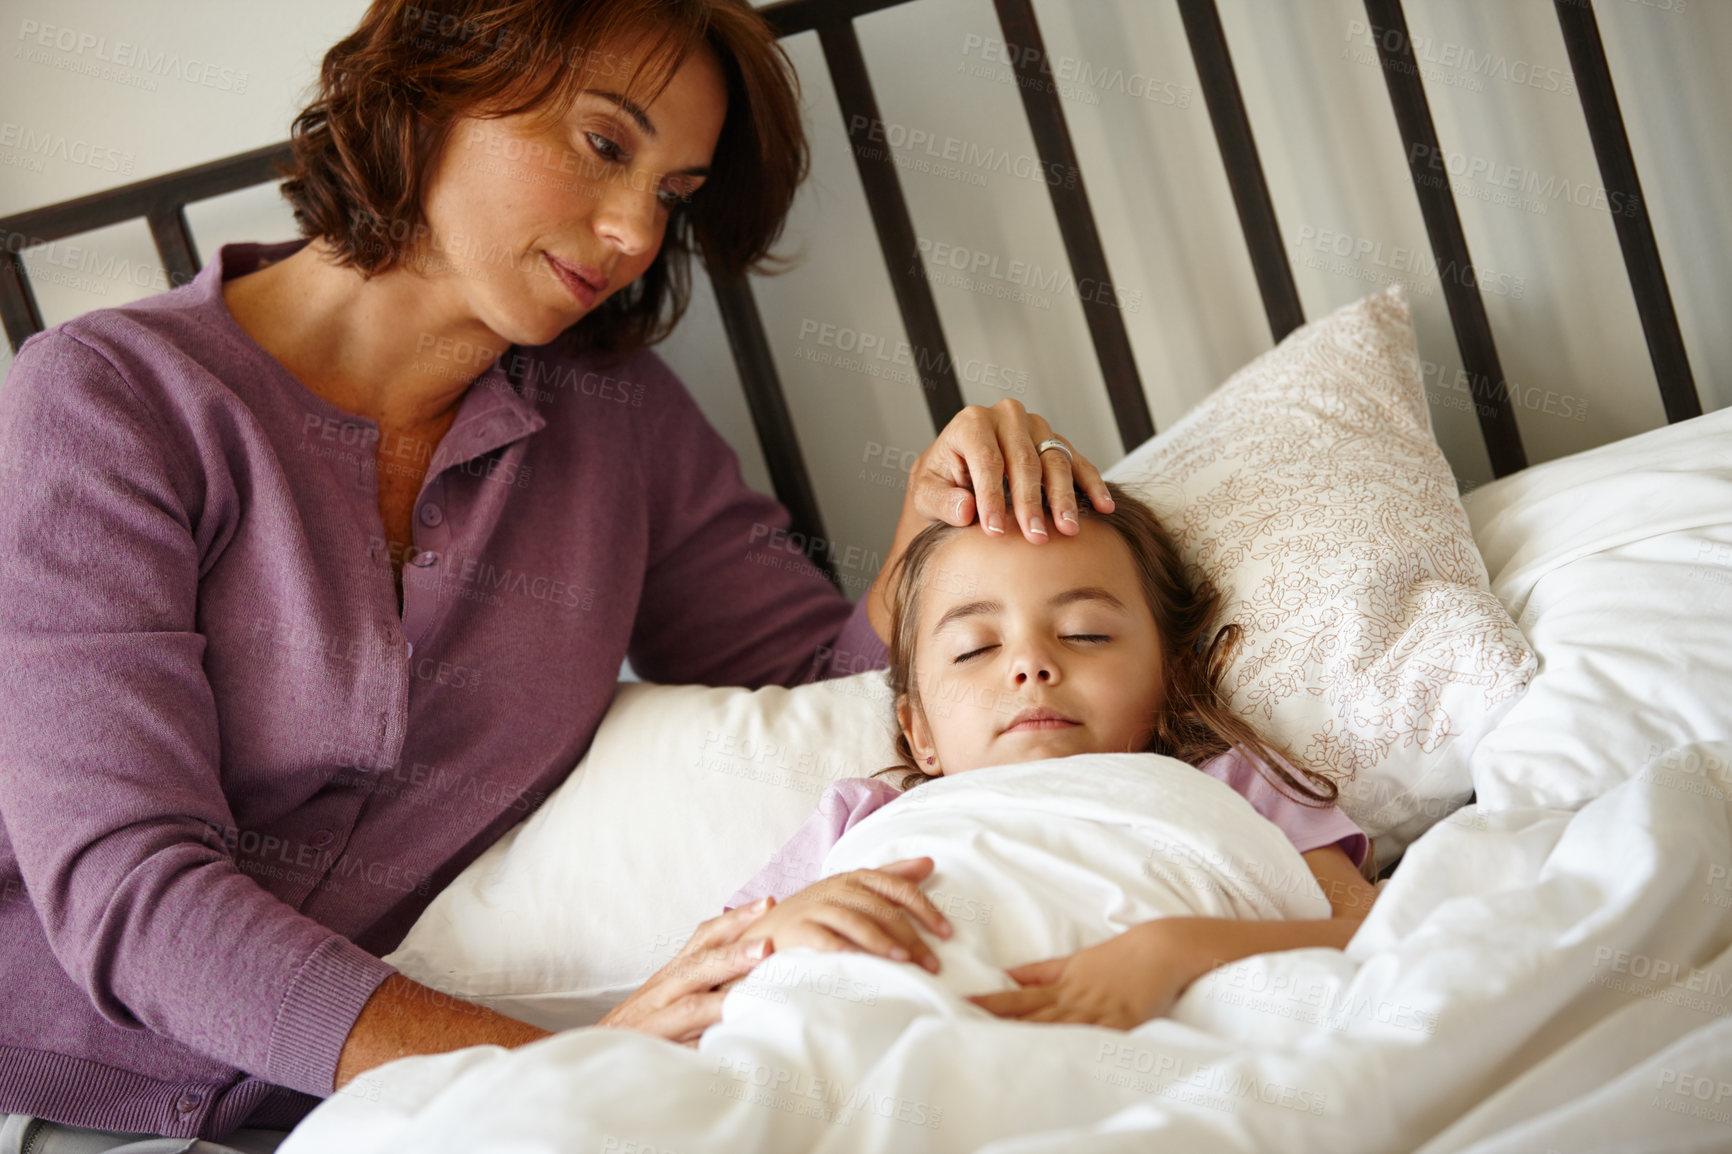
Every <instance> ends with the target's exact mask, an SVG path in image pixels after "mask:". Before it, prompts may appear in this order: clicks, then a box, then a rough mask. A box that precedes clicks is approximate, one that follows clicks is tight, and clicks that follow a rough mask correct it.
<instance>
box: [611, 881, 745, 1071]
mask: <svg viewBox="0 0 1732 1154" xmlns="http://www.w3.org/2000/svg"><path fill="white" fill-rule="evenodd" d="M775 900H776V899H775V898H760V899H758V900H757V901H755V902H752V903H750V904H748V905H743V906H740V907H739V908H738V909H732V910H729V911H728V912H727V913H725V914H723V915H721V916H720V917H715V918H711V919H710V920H709V921H707V922H703V923H701V924H700V925H699V926H698V928H697V929H695V930H693V931H692V936H691V937H690V938H688V939H687V940H686V944H685V945H684V946H683V947H681V949H680V952H679V953H677V954H675V955H674V958H673V960H672V961H671V962H669V963H668V964H667V965H665V966H663V967H662V968H661V969H659V970H657V971H656V972H655V973H654V974H652V975H651V976H650V978H649V980H648V981H646V982H644V984H643V985H641V986H639V987H638V988H637V989H636V990H635V991H633V993H632V995H631V996H630V997H629V998H627V999H626V1000H625V1001H623V1002H621V1003H620V1004H619V1005H617V1006H615V1007H614V1008H613V1009H611V1010H609V1011H608V1012H607V1014H606V1016H605V1017H603V1018H602V1019H601V1021H599V1022H597V1023H596V1025H598V1026H616V1027H619V1028H622V1029H627V1030H641V1031H642V1032H644V1033H646V1034H655V1035H656V1036H658V1037H662V1038H666V1039H668V1040H669V1041H670V1042H682V1043H684V1044H686V1045H688V1046H695V1045H697V1041H698V1038H699V1037H701V1036H702V1035H703V1032H704V1031H705V1030H707V1029H709V1028H710V1027H711V1026H713V1025H715V1024H716V1022H718V1021H720V1020H721V1016H722V998H723V996H724V991H722V990H719V989H717V987H718V986H720V985H721V984H722V983H724V982H728V981H730V980H732V979H735V978H738V977H740V976H741V975H743V974H745V973H747V972H749V971H750V970H751V969H752V967H754V966H756V965H757V964H758V963H759V962H761V961H762V960H763V959H764V958H766V957H768V956H769V955H770V952H771V950H772V949H774V947H773V946H772V945H771V943H770V942H769V941H768V940H766V939H763V938H758V939H755V940H751V941H746V940H742V938H741V935H742V934H743V933H744V932H745V931H746V929H747V928H748V927H754V926H755V925H756V924H757V923H758V922H760V921H762V920H763V915H764V913H765V911H767V910H769V909H770V907H771V906H772V905H774V904H775Z"/></svg>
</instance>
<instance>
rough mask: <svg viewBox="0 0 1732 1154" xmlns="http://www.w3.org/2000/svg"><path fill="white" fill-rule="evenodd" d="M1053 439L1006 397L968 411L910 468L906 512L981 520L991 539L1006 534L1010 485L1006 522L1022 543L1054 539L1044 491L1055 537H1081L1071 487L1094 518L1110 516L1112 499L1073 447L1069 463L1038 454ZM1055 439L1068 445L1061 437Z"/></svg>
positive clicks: (1053, 453) (1038, 419)
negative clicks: (1087, 502) (1014, 527)
mask: <svg viewBox="0 0 1732 1154" xmlns="http://www.w3.org/2000/svg"><path fill="white" fill-rule="evenodd" d="M1051 437H1053V431H1052V426H1051V425H1049V424H1047V422H1046V418H1045V417H1043V416H1041V415H1040V414H1039V413H1031V412H1029V411H1028V410H1027V409H1025V408H1023V406H1022V402H1020V401H1014V400H1011V399H1010V398H1009V397H1006V398H1005V399H1004V400H1002V401H999V402H998V403H997V404H996V405H993V406H992V407H991V408H987V407H985V406H983V405H969V406H968V407H967V408H965V409H963V410H962V411H961V412H960V413H958V414H956V416H955V417H953V418H951V421H950V423H949V424H948V425H946V426H944V431H943V432H941V433H939V434H938V439H937V440H935V441H933V442H932V444H931V445H930V446H928V448H927V450H926V451H925V452H924V453H922V454H920V457H919V459H918V460H917V461H915V463H914V468H913V470H912V471H911V473H910V474H909V478H908V497H907V500H906V501H905V503H904V510H905V511H906V510H908V509H910V508H912V510H913V511H914V512H916V513H918V514H919V515H920V517H921V518H922V519H923V520H924V521H943V522H945V523H947V524H950V525H967V524H970V523H971V522H973V521H975V520H976V519H978V520H979V521H980V523H981V525H982V526H983V527H984V528H985V530H986V531H987V532H988V533H994V534H1000V533H1003V532H1004V531H1005V529H1006V521H1005V516H1006V509H1005V507H1004V482H1005V479H1006V478H1008V479H1009V481H1010V496H1011V506H1012V507H1011V509H1010V510H1009V514H1010V515H1011V516H1012V517H1014V518H1015V520H1016V523H1017V525H1019V526H1020V527H1021V529H1022V533H1023V536H1025V537H1027V538H1028V539H1029V540H1030V541H1033V542H1035V543H1037V544H1038V543H1039V542H1042V541H1045V540H1046V539H1047V537H1048V534H1049V533H1050V532H1051V527H1050V526H1048V525H1047V524H1046V523H1045V521H1044V520H1043V518H1042V517H1041V512H1040V495H1041V487H1042V486H1043V485H1044V486H1045V488H1046V495H1047V502H1048V504H1049V505H1050V506H1051V509H1052V515H1053V519H1054V520H1055V521H1056V522H1057V527H1058V531H1059V532H1060V533H1063V534H1065V535H1066V536H1070V535H1073V534H1075V533H1076V532H1077V530H1078V525H1077V515H1076V495H1075V492H1074V489H1073V485H1080V486H1081V487H1082V489H1083V491H1084V492H1086V493H1087V494H1088V495H1089V500H1090V502H1091V503H1092V504H1093V505H1094V507H1095V509H1096V510H1097V511H1099V512H1102V513H1107V512H1111V510H1112V507H1113V499H1112V498H1111V497H1110V496H1108V495H1107V487H1106V482H1104V481H1102V480H1101V473H1100V470H1099V469H1097V468H1095V467H1094V465H1093V464H1091V463H1090V462H1089V460H1088V458H1087V457H1084V456H1083V455H1082V454H1081V453H1078V452H1077V451H1076V449H1075V447H1072V448H1071V456H1069V457H1067V456H1065V454H1063V453H1061V452H1059V451H1057V450H1056V449H1054V450H1049V451H1047V452H1045V453H1042V452H1040V451H1038V449H1037V446H1038V445H1039V444H1040V443H1041V442H1042V441H1044V440H1047V439H1048V438H1051ZM1057 439H1058V440H1060V441H1063V442H1064V443H1065V444H1066V445H1069V444H1070V442H1069V441H1067V440H1065V438H1063V437H1059V438H1057ZM917 531H918V530H917Z"/></svg>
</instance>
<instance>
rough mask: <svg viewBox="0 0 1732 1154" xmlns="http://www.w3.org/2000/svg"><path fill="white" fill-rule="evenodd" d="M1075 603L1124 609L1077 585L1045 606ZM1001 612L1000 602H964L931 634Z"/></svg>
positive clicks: (1102, 594)
mask: <svg viewBox="0 0 1732 1154" xmlns="http://www.w3.org/2000/svg"><path fill="white" fill-rule="evenodd" d="M1076 601H1099V602H1102V603H1103V604H1106V605H1109V606H1111V607H1112V608H1114V609H1118V610H1123V609H1124V607H1125V603H1124V602H1123V601H1120V600H1119V599H1118V598H1117V597H1114V596H1113V595H1112V594H1111V593H1109V592H1107V591H1106V590H1105V589H1103V588H1101V587H1100V586H1099V585H1079V586H1077V587H1076V588H1075V589H1066V590H1065V591H1064V592H1063V593H1058V594H1055V595H1054V596H1053V597H1052V598H1050V599H1049V600H1048V601H1047V606H1048V607H1049V608H1052V609H1057V608H1059V607H1061V606H1064V605H1069V604H1071V603H1073V602H1076ZM1002 612H1004V602H1002V601H966V602H964V603H963V604H961V605H952V606H951V607H950V608H949V609H946V610H945V611H944V615H943V616H942V617H940V618H939V619H938V623H937V624H936V625H934V626H933V627H932V632H934V633H940V632H943V630H944V628H945V627H946V626H948V625H953V624H955V623H956V622H958V621H961V620H963V619H964V618H967V617H982V616H986V615H988V614H992V613H1002Z"/></svg>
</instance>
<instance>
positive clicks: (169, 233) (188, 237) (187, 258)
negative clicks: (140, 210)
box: [145, 205, 203, 288]
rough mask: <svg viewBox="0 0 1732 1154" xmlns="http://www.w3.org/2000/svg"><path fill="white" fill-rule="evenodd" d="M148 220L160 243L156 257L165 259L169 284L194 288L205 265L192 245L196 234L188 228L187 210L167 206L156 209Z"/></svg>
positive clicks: (151, 235)
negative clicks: (189, 285)
mask: <svg viewBox="0 0 1732 1154" xmlns="http://www.w3.org/2000/svg"><path fill="white" fill-rule="evenodd" d="M145 220H146V221H147V222H148V223H149V225H150V239H151V240H152V241H154V242H155V243H156V254H157V256H159V257H161V258H162V269H163V271H164V272H165V273H167V274H168V283H169V285H170V286H171V287H176V288H178V287H179V286H181V285H183V284H190V283H191V282H192V278H193V277H195V276H197V275H198V270H199V268H200V267H201V266H202V265H203V262H202V261H200V260H199V259H198V248H197V246H195V245H194V244H193V242H192V230H191V229H190V228H188V227H187V224H186V209H184V208H183V207H181V206H180V205H163V206H162V207H161V208H157V209H154V210H153V211H152V212H151V214H150V215H149V216H147V217H146V218H145Z"/></svg>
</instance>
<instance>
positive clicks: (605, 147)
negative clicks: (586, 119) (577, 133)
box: [584, 132, 625, 160]
mask: <svg viewBox="0 0 1732 1154" xmlns="http://www.w3.org/2000/svg"><path fill="white" fill-rule="evenodd" d="M584 135H585V136H587V137H588V138H589V146H590V147H591V148H593V149H595V151H596V154H597V155H598V156H600V157H601V158H602V159H603V160H619V159H621V158H623V157H624V155H625V153H624V152H622V151H621V150H620V147H619V145H617V144H615V143H614V142H613V141H611V140H609V139H608V138H607V137H605V136H603V135H602V134H601V133H599V132H586V133H584ZM609 149H611V150H612V151H609Z"/></svg>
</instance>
